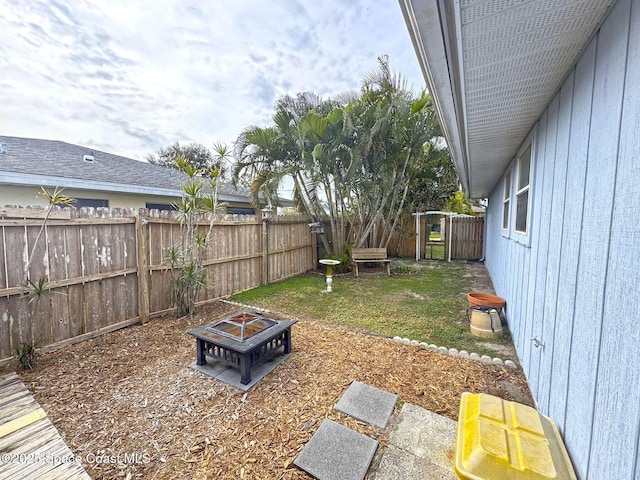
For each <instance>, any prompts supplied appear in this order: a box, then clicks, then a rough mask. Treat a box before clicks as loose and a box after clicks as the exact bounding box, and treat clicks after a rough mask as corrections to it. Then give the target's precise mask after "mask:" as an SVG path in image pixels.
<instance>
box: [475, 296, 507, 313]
mask: <svg viewBox="0 0 640 480" xmlns="http://www.w3.org/2000/svg"><path fill="white" fill-rule="evenodd" d="M467 300H469V306H470V307H492V308H495V309H496V310H502V309H503V308H504V306H505V305H506V304H507V301H506V300H505V299H504V298H502V297H498V296H497V295H491V294H490V293H481V292H471V293H469V294H467Z"/></svg>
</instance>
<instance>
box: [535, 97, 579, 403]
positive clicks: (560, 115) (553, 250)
mask: <svg viewBox="0 0 640 480" xmlns="http://www.w3.org/2000/svg"><path fill="white" fill-rule="evenodd" d="M567 90H568V91H567ZM571 97H572V90H571V88H568V89H567V88H564V89H562V90H561V91H560V94H559V95H558V97H557V98H558V100H559V105H558V110H557V114H556V115H557V121H556V135H555V138H556V141H555V155H554V157H553V190H552V193H551V195H550V197H551V201H552V205H551V215H550V219H549V240H548V245H549V247H548V255H547V278H546V288H545V298H544V332H543V335H544V339H545V347H544V352H543V356H542V366H541V369H540V375H539V377H540V380H539V381H540V395H539V397H538V407H539V408H540V409H541V410H542V411H545V412H548V411H549V405H550V402H549V397H550V395H551V390H553V389H554V388H555V386H554V385H553V384H552V383H551V381H550V380H551V377H552V374H553V365H554V359H555V356H556V347H555V339H556V336H555V332H556V328H557V324H558V322H559V321H561V320H560V319H558V318H557V317H556V302H557V299H558V283H559V271H560V250H561V248H562V236H561V235H560V233H561V232H562V221H563V215H564V193H565V187H566V178H567V149H568V145H569V124H570V123H569V120H570V118H571V100H572V99H571ZM551 173H552V172H551V171H549V174H551ZM560 354H563V352H560Z"/></svg>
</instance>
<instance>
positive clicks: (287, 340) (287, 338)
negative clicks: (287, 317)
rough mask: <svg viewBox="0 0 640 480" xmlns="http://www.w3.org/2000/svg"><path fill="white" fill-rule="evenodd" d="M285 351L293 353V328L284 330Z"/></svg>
mask: <svg viewBox="0 0 640 480" xmlns="http://www.w3.org/2000/svg"><path fill="white" fill-rule="evenodd" d="M283 343H284V353H285V354H287V353H291V330H290V329H287V330H285V331H284V342H283Z"/></svg>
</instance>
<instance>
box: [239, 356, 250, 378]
mask: <svg viewBox="0 0 640 480" xmlns="http://www.w3.org/2000/svg"><path fill="white" fill-rule="evenodd" d="M250 382H251V366H250V362H249V358H248V356H247V355H240V383H241V384H243V385H248V384H249V383H250Z"/></svg>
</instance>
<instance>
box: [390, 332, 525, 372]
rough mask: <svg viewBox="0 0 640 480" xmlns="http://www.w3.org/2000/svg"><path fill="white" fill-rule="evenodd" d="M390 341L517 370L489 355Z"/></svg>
mask: <svg viewBox="0 0 640 480" xmlns="http://www.w3.org/2000/svg"><path fill="white" fill-rule="evenodd" d="M392 340H393V341H394V342H398V343H401V344H403V345H411V346H414V347H421V348H424V349H425V350H431V351H432V352H438V353H442V354H443V355H451V356H454V357H462V358H466V359H468V360H475V361H478V362H482V363H487V364H491V365H501V366H503V367H507V368H511V369H514V370H515V369H517V368H518V365H516V363H515V362H514V361H512V360H502V359H501V358H498V357H495V358H491V357H490V356H489V355H480V354H478V353H475V352H472V353H469V352H467V351H466V350H458V349H456V348H447V347H439V346H437V345H434V344H433V343H426V342H419V341H417V340H410V339H408V338H402V337H393V338H392Z"/></svg>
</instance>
